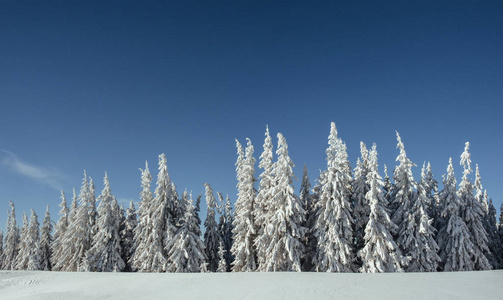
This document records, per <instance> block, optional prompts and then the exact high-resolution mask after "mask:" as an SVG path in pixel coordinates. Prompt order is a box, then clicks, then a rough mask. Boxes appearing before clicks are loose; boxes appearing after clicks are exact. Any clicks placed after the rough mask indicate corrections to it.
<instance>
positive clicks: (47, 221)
mask: <svg viewBox="0 0 503 300" xmlns="http://www.w3.org/2000/svg"><path fill="white" fill-rule="evenodd" d="M65 205H66V203H65ZM51 245H52V221H51V214H50V213H49V205H47V209H46V211H45V216H44V221H43V222H42V227H41V228H40V242H39V248H40V270H42V271H50V270H51V269H52V264H51V258H52V250H51Z"/></svg>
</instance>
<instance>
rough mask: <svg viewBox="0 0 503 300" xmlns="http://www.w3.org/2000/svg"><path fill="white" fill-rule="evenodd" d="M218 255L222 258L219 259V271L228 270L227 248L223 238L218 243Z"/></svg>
mask: <svg viewBox="0 0 503 300" xmlns="http://www.w3.org/2000/svg"><path fill="white" fill-rule="evenodd" d="M218 257H220V260H219V261H218V268H217V272H219V273H222V272H227V261H226V260H225V249H224V243H223V242H222V240H220V243H219V245H218Z"/></svg>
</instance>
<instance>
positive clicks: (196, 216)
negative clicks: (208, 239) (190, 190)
mask: <svg viewBox="0 0 503 300" xmlns="http://www.w3.org/2000/svg"><path fill="white" fill-rule="evenodd" d="M201 197H202V195H201V194H199V195H197V199H196V207H195V208H194V216H195V218H196V221H197V226H198V227H199V228H201V224H202V222H201V218H200V217H199V212H200V211H201ZM198 232H199V233H198V235H199V236H201V230H199V231H198Z"/></svg>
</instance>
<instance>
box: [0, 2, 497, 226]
mask: <svg viewBox="0 0 503 300" xmlns="http://www.w3.org/2000/svg"><path fill="white" fill-rule="evenodd" d="M437 2H440V3H437ZM502 14H503V5H502V4H501V2H500V1H433V2H428V1H420V2H415V3H410V2H409V1H406V2H404V1H397V2H394V1H366V2H358V1H344V2H342V1H305V2H301V1H223V2H222V1H211V2H208V1H178V2H171V1H136V2H131V1H44V2H43V3H42V2H40V1H4V2H2V3H1V4H0V28H1V29H0V41H1V45H2V46H1V48H2V51H1V53H2V55H0V104H1V105H0V107H1V110H0V112H1V114H0V128H2V130H0V149H1V151H0V224H1V225H0V226H2V227H3V225H4V224H5V221H6V215H7V214H6V212H5V210H6V209H7V208H8V201H14V202H15V204H16V210H17V215H18V219H19V217H20V216H21V212H22V211H27V212H28V211H29V209H30V208H34V209H35V210H36V211H37V212H38V214H39V216H40V217H42V215H43V213H44V210H45V205H46V204H49V205H50V207H51V213H52V217H53V219H54V220H57V219H58V216H57V212H58V210H59V208H58V207H57V205H58V204H59V202H60V200H59V192H58V190H59V189H60V188H62V189H63V190H64V191H65V192H66V193H67V196H68V197H71V189H72V187H76V188H77V191H78V190H79V188H80V184H81V179H82V171H83V170H84V169H86V170H87V173H88V175H89V176H91V177H93V178H94V180H95V182H96V187H97V193H99V192H100V191H101V189H102V178H103V175H104V172H105V171H107V172H108V174H109V177H110V181H111V188H112V192H113V193H114V195H116V197H117V198H118V199H120V200H121V201H127V200H128V199H134V200H135V201H138V195H139V192H140V172H139V171H138V168H140V167H143V165H144V162H145V160H148V161H149V163H150V167H151V170H152V172H153V176H154V177H155V176H156V174H157V171H156V168H157V156H158V154H160V153H166V156H167V159H168V170H169V172H170V175H171V177H172V179H173V180H174V182H175V184H176V185H177V186H178V191H179V192H180V193H181V192H182V191H183V189H184V188H185V187H187V188H188V189H189V190H192V191H193V193H194V194H198V193H200V192H203V190H204V187H203V183H204V182H209V183H210V184H211V185H212V186H213V188H214V190H215V191H220V192H222V193H224V194H226V193H228V194H229V195H230V196H231V199H232V200H235V198H236V189H235V185H236V180H235V172H234V162H235V160H236V154H235V152H236V149H235V142H234V138H238V139H239V140H240V141H241V142H243V143H244V142H245V138H246V137H249V138H250V139H251V140H252V142H253V144H254V146H255V151H256V152H255V153H256V156H255V157H256V158H257V159H258V157H259V156H260V153H261V151H262V144H263V134H264V131H265V126H266V124H268V125H269V127H270V129H271V133H272V134H273V135H274V136H275V135H276V133H277V132H282V133H283V134H284V135H285V137H286V139H287V142H288V144H289V149H290V155H291V157H292V160H293V161H294V163H295V164H296V165H297V167H296V168H295V171H296V174H297V177H301V175H302V166H303V164H304V163H306V164H307V166H308V169H309V171H310V177H311V181H312V183H314V179H315V178H316V177H317V175H318V170H319V169H323V168H324V167H325V152H324V151H325V149H326V146H327V136H328V133H329V129H330V122H331V121H334V122H336V124H337V127H338V129H339V134H340V136H341V137H342V139H343V140H344V141H345V142H346V143H347V146H348V152H349V157H350V160H351V164H352V167H354V166H355V163H356V158H357V157H358V155H359V142H360V141H364V142H365V143H367V145H368V146H369V147H370V145H371V144H372V143H373V142H376V143H377V146H378V151H379V155H380V156H379V159H380V161H379V162H380V168H381V170H382V164H383V163H386V164H387V165H388V166H389V168H390V169H392V168H393V166H394V165H395V158H396V156H397V155H398V151H397V149H396V148H395V147H396V138H395V130H398V131H399V132H400V134H401V136H402V139H403V141H404V143H405V147H406V150H407V153H408V155H409V157H410V158H411V159H412V161H413V162H415V163H416V164H417V165H418V166H419V167H417V168H415V170H414V174H415V176H416V179H418V177H419V172H420V166H421V165H422V163H423V161H431V163H432V166H433V171H434V174H435V176H436V178H437V180H439V181H441V178H442V177H441V175H442V174H444V173H445V170H446V167H447V162H448V159H449V157H451V156H452V157H453V160H454V162H455V171H456V175H457V177H458V178H460V177H461V170H462V169H461V167H460V166H459V155H460V154H461V153H462V151H463V148H464V143H465V141H470V142H471V144H472V146H471V152H472V160H473V162H474V163H478V164H479V166H480V171H481V174H482V179H483V185H484V187H485V188H486V189H487V190H488V192H489V195H490V196H491V197H492V198H493V199H494V201H495V203H496V205H497V206H498V207H499V205H500V204H501V202H502V200H503V192H502V191H501V182H502V179H503V161H502V159H501V150H502V149H503V142H502V141H503V139H502V131H503V122H502V121H501V114H502V113H503V104H502V100H503V99H502V96H503V84H502V82H503V55H501V53H503V18H501V15H502ZM274 140H275V143H276V139H275V138H274ZM259 172H260V171H259ZM259 172H257V176H258V174H259ZM299 185H300V182H299V181H297V182H295V189H296V190H298V188H299ZM2 207H3V208H2Z"/></svg>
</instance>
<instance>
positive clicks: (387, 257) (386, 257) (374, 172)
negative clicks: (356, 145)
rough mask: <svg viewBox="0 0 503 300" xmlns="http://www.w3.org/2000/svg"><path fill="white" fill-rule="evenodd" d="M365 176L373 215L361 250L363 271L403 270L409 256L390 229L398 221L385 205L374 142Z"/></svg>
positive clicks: (359, 254) (370, 217)
mask: <svg viewBox="0 0 503 300" xmlns="http://www.w3.org/2000/svg"><path fill="white" fill-rule="evenodd" d="M366 177H367V184H368V186H369V187H370V190H369V191H368V192H367V194H366V198H367V201H368V203H369V204H370V215H369V221H368V223H367V226H366V227H365V245H364V247H363V248H362V249H361V250H360V251H359V252H358V256H359V257H360V259H361V261H362V263H363V264H362V267H361V268H360V271H361V272H364V273H382V272H403V269H402V266H403V265H404V264H405V263H406V259H405V258H404V257H403V256H402V253H401V251H400V249H399V248H398V246H397V245H396V243H395V242H394V240H393V237H392V235H391V233H390V230H392V229H393V227H396V225H395V224H394V223H393V221H391V220H390V217H389V215H388V213H387V211H386V209H385V208H384V207H383V206H382V203H383V202H385V200H384V195H383V191H382V185H383V181H382V178H381V176H380V175H379V171H378V164H377V148H376V145H375V144H374V145H373V146H372V150H370V152H369V172H368V173H367V176H366Z"/></svg>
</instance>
